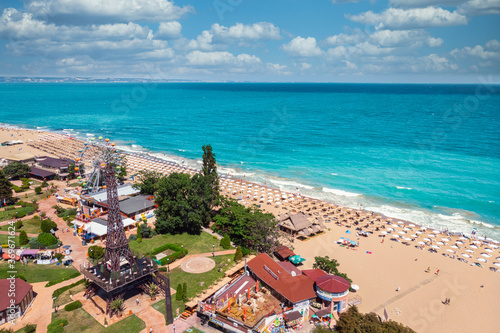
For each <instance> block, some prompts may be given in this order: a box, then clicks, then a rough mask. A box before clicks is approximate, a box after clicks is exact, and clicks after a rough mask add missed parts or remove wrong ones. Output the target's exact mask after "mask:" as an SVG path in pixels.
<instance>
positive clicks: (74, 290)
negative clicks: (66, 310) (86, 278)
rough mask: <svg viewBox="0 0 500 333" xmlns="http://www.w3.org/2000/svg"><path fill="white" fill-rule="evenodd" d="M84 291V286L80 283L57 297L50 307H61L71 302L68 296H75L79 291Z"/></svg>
mask: <svg viewBox="0 0 500 333" xmlns="http://www.w3.org/2000/svg"><path fill="white" fill-rule="evenodd" d="M84 289H85V285H84V284H83V283H80V284H78V285H76V286H74V287H72V288H69V289H68V290H66V291H64V292H62V293H61V295H59V296H57V298H56V299H55V300H54V303H53V304H52V307H56V306H61V305H64V304H67V303H69V302H72V301H73V300H72V299H71V297H69V295H75V294H77V293H79V292H80V291H83V290H84Z"/></svg>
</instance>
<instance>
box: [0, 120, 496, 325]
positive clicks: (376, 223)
mask: <svg viewBox="0 0 500 333" xmlns="http://www.w3.org/2000/svg"><path fill="white" fill-rule="evenodd" d="M12 140H22V141H23V142H24V143H23V144H20V145H15V146H2V147H0V158H5V157H7V156H9V155H11V154H15V153H19V152H23V153H32V154H34V155H38V156H42V155H51V156H63V157H67V158H74V157H76V155H77V154H78V149H81V147H83V141H80V140H76V139H70V138H69V137H67V136H64V135H61V134H54V133H49V132H37V131H30V130H22V129H6V128H1V129H0V142H4V141H12ZM144 169H146V170H152V171H158V172H161V173H163V174H169V173H172V172H186V173H189V174H194V173H195V172H197V171H196V170H194V169H192V168H188V167H184V166H181V165H177V164H175V163H172V162H167V161H161V160H158V159H154V158H151V157H148V156H147V155H140V154H134V155H129V156H128V157H127V170H128V174H129V175H130V174H134V173H136V172H137V171H139V170H144ZM221 192H222V193H223V194H225V195H228V196H232V197H234V198H236V199H238V198H241V199H240V202H242V203H244V204H260V205H261V207H262V208H263V209H265V210H266V211H269V212H272V213H273V214H275V216H277V217H278V218H281V217H283V216H284V215H285V214H294V213H296V212H304V213H305V214H306V215H307V216H308V218H309V220H310V221H311V222H317V221H320V220H321V223H320V224H323V225H324V226H325V228H324V229H323V232H321V233H319V234H317V235H316V236H313V237H309V238H307V239H306V240H298V239H297V238H296V239H295V240H294V242H293V244H291V245H292V246H293V248H294V252H295V253H297V254H300V255H301V256H302V257H304V258H306V261H305V263H304V266H303V267H301V268H304V269H308V268H311V267H312V264H313V263H314V257H315V256H329V257H330V258H335V259H337V260H338V262H339V263H340V267H339V270H340V271H341V272H344V273H347V275H348V276H349V277H350V278H351V279H352V280H353V283H355V284H357V285H359V287H360V289H359V291H357V292H356V293H353V296H359V297H360V298H361V300H362V302H361V304H360V305H359V309H360V310H361V311H362V312H371V311H373V312H376V313H377V314H379V315H381V316H383V313H384V309H385V310H386V311H387V313H388V315H389V318H391V319H394V320H396V321H399V322H401V323H403V324H405V325H408V326H410V327H412V328H413V329H414V330H416V331H417V332H494V331H496V330H497V329H498V326H499V325H500V318H499V317H498V315H497V313H496V306H495V304H498V299H499V298H500V283H499V282H500V281H499V278H500V274H499V273H498V272H494V270H495V269H496V268H498V269H500V267H498V266H500V248H499V244H497V243H484V242H482V241H479V240H476V243H473V242H472V240H470V239H464V238H460V236H459V235H449V234H446V233H442V231H440V230H432V229H423V228H421V227H420V226H418V225H415V224H411V223H410V222H403V221H399V220H397V219H388V218H386V217H384V216H380V215H379V214H372V213H371V212H366V211H361V210H356V209H350V208H347V207H339V206H337V205H335V204H333V203H326V202H322V201H319V200H316V199H312V198H305V197H302V196H300V195H299V194H297V193H295V194H293V193H286V192H282V191H280V190H278V189H275V188H270V187H268V186H266V185H265V184H264V185H262V184H254V183H249V182H246V181H244V180H241V179H234V178H231V177H224V178H222V179H221ZM398 222H399V223H398ZM356 228H362V229H363V231H368V232H370V235H369V236H368V237H358V236H357V235H356ZM347 231H349V233H347ZM383 236H385V237H383ZM341 237H348V238H350V239H351V240H353V241H356V242H359V246H357V247H354V248H353V249H350V248H348V247H343V246H340V245H339V244H338V243H337V241H338V240H339V239H340V238H341ZM391 239H394V240H391ZM403 242H406V243H408V245H404V244H403ZM429 249H433V250H435V252H430V251H429ZM496 258H499V259H496ZM459 259H461V260H459ZM465 261H467V262H465ZM476 263H477V264H481V266H482V267H479V266H478V265H477V264H476ZM495 263H498V265H495ZM428 268H429V271H426V270H427V269H428ZM438 271H439V273H438ZM398 290H399V291H398ZM446 298H449V299H450V304H449V305H445V304H443V302H444V300H445V299H446Z"/></svg>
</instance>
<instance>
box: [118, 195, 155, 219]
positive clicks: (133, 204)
mask: <svg viewBox="0 0 500 333" xmlns="http://www.w3.org/2000/svg"><path fill="white" fill-rule="evenodd" d="M153 201H154V196H148V195H136V196H133V197H129V198H126V199H124V200H122V201H120V212H121V213H122V215H124V216H126V217H128V218H131V219H133V220H136V221H140V220H142V219H143V215H144V217H147V216H148V215H149V216H150V215H151V214H152V211H153V210H154V209H155V203H154V202H153Z"/></svg>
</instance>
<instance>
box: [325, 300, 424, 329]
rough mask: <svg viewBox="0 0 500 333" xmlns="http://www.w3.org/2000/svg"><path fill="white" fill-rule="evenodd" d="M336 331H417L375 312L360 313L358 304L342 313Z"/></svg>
mask: <svg viewBox="0 0 500 333" xmlns="http://www.w3.org/2000/svg"><path fill="white" fill-rule="evenodd" d="M335 332H338V333H363V332H373V333H415V331H414V330H412V329H411V328H409V327H407V326H404V325H403V324H400V323H398V322H395V321H392V320H389V321H384V322H381V321H380V320H379V318H378V316H377V315H376V314H375V313H373V312H371V313H366V314H362V313H359V311H358V308H357V307H356V306H351V307H349V309H348V310H347V311H346V312H344V313H341V314H340V316H339V320H338V321H337V324H336V325H335ZM318 333H319V332H318Z"/></svg>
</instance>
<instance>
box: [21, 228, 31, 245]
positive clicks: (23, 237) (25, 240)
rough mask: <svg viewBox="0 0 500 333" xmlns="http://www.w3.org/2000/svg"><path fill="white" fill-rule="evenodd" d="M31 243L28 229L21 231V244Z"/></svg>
mask: <svg viewBox="0 0 500 333" xmlns="http://www.w3.org/2000/svg"><path fill="white" fill-rule="evenodd" d="M28 243H29V238H28V235H27V234H26V231H24V230H21V232H20V233H19V244H21V245H26V244H28Z"/></svg>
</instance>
